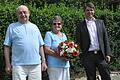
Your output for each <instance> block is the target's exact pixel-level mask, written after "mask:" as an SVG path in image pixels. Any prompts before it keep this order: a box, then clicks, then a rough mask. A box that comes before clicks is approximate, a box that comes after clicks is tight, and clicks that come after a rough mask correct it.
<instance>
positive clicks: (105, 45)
mask: <svg viewBox="0 0 120 80" xmlns="http://www.w3.org/2000/svg"><path fill="white" fill-rule="evenodd" d="M95 24H96V27H97V35H98V42H99V45H100V46H99V47H100V49H101V51H102V53H103V56H104V57H105V56H107V55H110V56H111V50H110V46H109V41H108V35H107V31H106V29H105V25H104V22H103V21H102V20H98V19H96V20H95ZM76 43H77V44H79V45H80V47H81V50H82V52H83V54H85V53H87V51H88V49H89V47H90V35H89V32H88V29H87V24H86V21H85V20H84V21H81V22H80V23H79V24H78V26H77V28H76Z"/></svg>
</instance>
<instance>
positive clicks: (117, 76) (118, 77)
mask: <svg viewBox="0 0 120 80" xmlns="http://www.w3.org/2000/svg"><path fill="white" fill-rule="evenodd" d="M98 77H99V79H97V80H101V79H100V76H99V75H98ZM111 78H112V80H120V72H111ZM75 80H87V79H86V77H81V78H76V79H75Z"/></svg>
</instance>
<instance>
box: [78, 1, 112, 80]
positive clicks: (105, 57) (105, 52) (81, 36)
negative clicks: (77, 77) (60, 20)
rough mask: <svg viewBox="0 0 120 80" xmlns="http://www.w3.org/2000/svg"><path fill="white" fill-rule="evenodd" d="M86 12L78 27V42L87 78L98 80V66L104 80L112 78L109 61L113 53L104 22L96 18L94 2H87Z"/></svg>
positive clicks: (88, 79)
mask: <svg viewBox="0 0 120 80" xmlns="http://www.w3.org/2000/svg"><path fill="white" fill-rule="evenodd" d="M84 12H85V20H83V21H81V22H80V23H79V24H78V26H77V29H76V43H77V44H79V45H80V47H81V50H82V53H83V64H84V68H85V71H86V75H87V80H96V68H97V69H98V71H99V73H100V75H101V79H102V80H111V78H110V72H109V69H108V62H110V59H111V55H112V54H111V50H110V46H109V41H108V35H107V31H106V29H105V25H104V22H103V21H102V20H99V19H95V17H94V13H95V6H94V4H93V3H91V2H89V3H87V4H86V5H85V7H84Z"/></svg>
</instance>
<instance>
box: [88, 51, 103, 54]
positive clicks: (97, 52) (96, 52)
mask: <svg viewBox="0 0 120 80" xmlns="http://www.w3.org/2000/svg"><path fill="white" fill-rule="evenodd" d="M101 52H102V51H101V50H99V51H88V53H94V54H99V53H101Z"/></svg>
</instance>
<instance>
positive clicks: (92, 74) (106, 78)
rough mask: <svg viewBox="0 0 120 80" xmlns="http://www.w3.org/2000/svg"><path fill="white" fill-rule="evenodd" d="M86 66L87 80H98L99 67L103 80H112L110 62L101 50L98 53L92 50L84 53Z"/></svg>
mask: <svg viewBox="0 0 120 80" xmlns="http://www.w3.org/2000/svg"><path fill="white" fill-rule="evenodd" d="M83 64H84V68H85V71H86V75H87V80H96V69H98V71H99V74H100V76H101V80H111V78H110V71H109V69H108V64H107V62H106V61H105V59H104V58H103V56H102V53H101V51H99V52H97V53H96V54H95V53H94V52H93V51H91V52H88V53H86V54H85V55H84V59H83Z"/></svg>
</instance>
